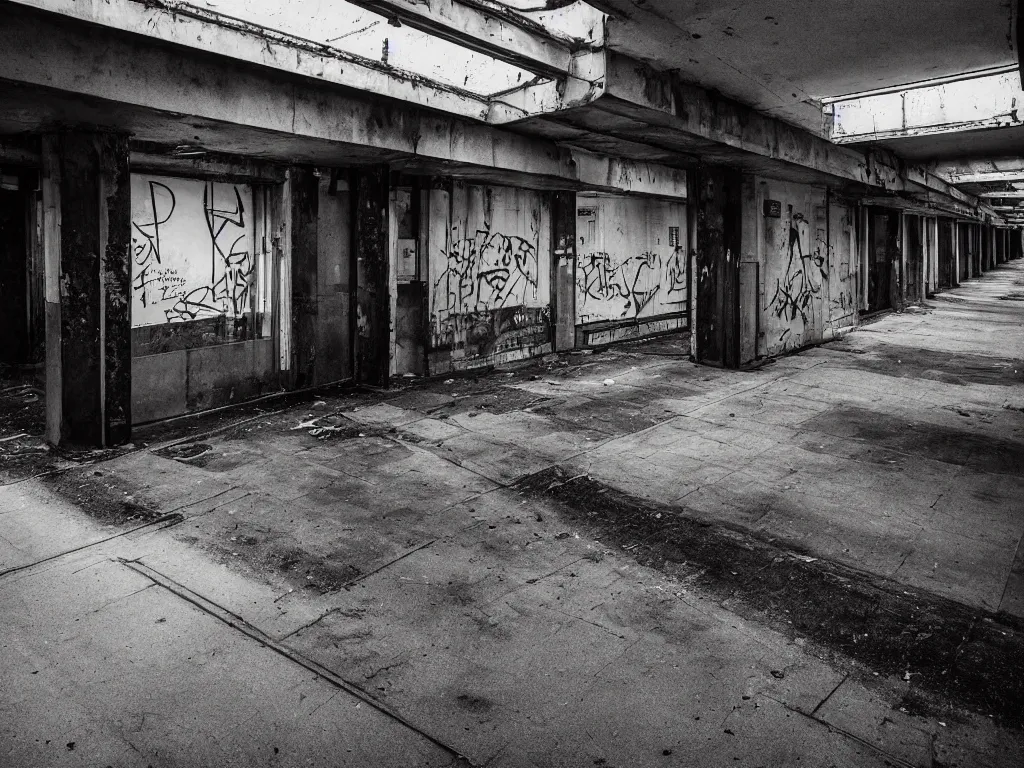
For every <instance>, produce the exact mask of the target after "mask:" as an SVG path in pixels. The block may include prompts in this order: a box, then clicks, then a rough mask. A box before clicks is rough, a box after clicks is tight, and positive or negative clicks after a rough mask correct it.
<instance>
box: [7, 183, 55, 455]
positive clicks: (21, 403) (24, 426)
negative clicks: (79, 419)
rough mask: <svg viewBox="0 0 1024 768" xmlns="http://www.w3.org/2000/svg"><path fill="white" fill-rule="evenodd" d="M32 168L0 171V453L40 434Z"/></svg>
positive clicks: (38, 276)
mask: <svg viewBox="0 0 1024 768" xmlns="http://www.w3.org/2000/svg"><path fill="white" fill-rule="evenodd" d="M37 186H38V173H37V172H36V171H33V170H17V171H15V170H11V169H9V168H4V169H3V170H2V171H0V331H2V333H0V436H3V438H4V442H3V443H0V446H2V447H0V457H3V458H10V457H11V456H13V455H15V454H17V453H18V451H19V446H20V445H21V441H20V440H17V439H15V438H16V437H18V436H24V435H26V434H27V435H41V434H42V432H43V428H44V424H45V411H44V400H43V384H44V372H43V365H42V360H43V354H44V338H45V318H44V314H43V273H42V250H41V243H40V241H39V239H38V235H37V229H38V228H37V227H36V221H37V216H38V211H37V205H36V200H37V192H36V188H37Z"/></svg>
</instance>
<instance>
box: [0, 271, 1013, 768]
mask: <svg viewBox="0 0 1024 768" xmlns="http://www.w3.org/2000/svg"><path fill="white" fill-rule="evenodd" d="M1022 299H1024V264H1021V263H1012V264H1010V265H1005V266H1003V267H1001V268H999V269H998V270H996V271H994V272H992V273H990V274H988V275H986V276H985V277H984V278H982V279H979V280H975V281H972V282H970V283H968V284H966V285H964V286H963V287H961V288H959V289H957V290H954V291H950V292H948V293H947V294H944V295H942V296H939V297H937V298H936V299H935V300H932V301H929V302H928V306H927V307H926V308H923V309H914V310H911V311H908V312H906V313H904V314H901V315H889V316H885V317H882V318H881V319H879V320H877V321H876V322H874V323H872V324H871V325H868V326H866V327H864V328H862V329H860V330H859V331H857V332H855V333H853V334H851V335H849V336H848V337H846V338H845V339H844V340H842V341H840V342H835V343H833V344H830V345H827V346H825V347H821V348H818V349H813V350H809V351H806V352H804V353H802V354H799V355H795V356H792V357H788V358H784V359H780V360H778V361H775V362H773V363H772V364H769V365H765V366H764V367H762V368H760V369H758V370H755V371H749V372H733V371H722V370H715V369H708V368H701V367H697V366H694V365H693V364H691V363H690V362H688V360H687V351H686V347H685V345H684V344H683V343H681V341H680V340H678V339H673V338H667V339H664V340H661V341H656V342H648V343H644V344H638V345H635V346H624V347H617V348H613V349H611V350H607V351H605V352H602V353H597V354H593V355H589V354H584V355H575V354H574V355H570V356H564V357H560V358H554V357H553V358H551V359H550V360H548V361H546V362H545V363H543V364H538V365H534V366H530V367H524V368H518V369H515V370H508V371H496V372H493V373H491V374H489V375H487V376H482V377H479V378H478V379H473V378H459V379H452V380H447V381H432V382H420V383H415V384H411V385H409V386H407V387H405V388H404V389H400V390H397V391H393V392H390V393H387V394H385V395H371V394H360V393H344V394H340V395H339V394H337V393H335V394H333V395H331V396H325V397H323V398H321V399H318V400H315V401H312V402H308V403H305V404H302V405H299V406H296V407H292V408H285V409H283V410H280V411H277V412H272V413H266V414H263V415H260V416H258V417H255V418H247V419H246V420H245V421H242V422H240V423H238V424H236V425H234V426H231V427H230V428H227V429H220V430H218V431H216V432H214V433H207V434H204V435H202V436H198V435H193V436H187V437H186V438H185V439H175V440H165V439H162V437H161V436H166V434H167V428H161V429H160V430H153V431H152V433H151V435H150V439H151V440H152V441H153V442H152V443H151V444H150V445H149V446H148V447H146V448H144V449H143V446H142V445H141V444H140V445H139V448H140V450H138V451H135V452H133V453H130V454H127V455H122V456H119V457H114V458H111V459H108V460H105V461H102V462H100V463H98V464H94V465H90V466H88V467H81V468H78V469H73V470H70V471H67V472H64V473H61V474H58V475H54V476H47V477H41V478H35V479H31V480H27V481H24V482H21V483H18V484H16V485H9V486H6V487H4V488H0V509H2V512H0V571H10V569H12V568H16V569H18V570H15V571H11V572H8V573H5V574H4V575H3V576H0V606H2V607H0V610H2V611H3V615H4V616H5V617H6V620H5V623H4V625H3V629H2V631H0V643H2V647H3V653H2V659H3V661H0V664H2V665H3V669H2V672H3V680H4V681H5V683H4V689H3V701H2V703H0V712H2V715H3V717H2V718H0V720H2V722H3V723H4V725H3V726H2V728H3V730H0V739H2V742H0V755H6V756H7V762H11V764H18V765H20V764H46V765H59V764H67V765H78V764H85V763H89V764H97V765H99V764H111V765H154V766H155V765H190V764H199V763H204V762H205V763H209V764H213V763H216V764H225V765H229V764H239V765H300V764H301V765H306V764H322V765H338V764H351V765H368V764H374V765H443V764H449V763H453V762H457V761H459V760H465V761H468V762H469V763H471V764H475V765H485V764H486V765H492V766H498V765H503V766H519V765H537V766H549V765H550V766H554V765H558V766H563V765H564V766H569V765H572V766H575V765H579V766H593V765H608V766H611V765H620V766H626V765H629V766H641V765H651V766H661V765H697V764H700V765H710V764H730V765H751V766H756V765H822V766H826V765H828V766H854V765H858V766H859V765H867V766H875V765H878V766H881V765H903V766H906V765H913V766H931V765H940V764H941V765H947V766H953V765H963V766H975V765H1008V766H1009V765H1019V764H1020V762H1021V760H1022V758H1024V752H1022V739H1021V731H1020V729H1021V727H1022V722H1021V720H1020V712H1021V704H1022V701H1024V698H1022V697H1024V682H1022V680H1021V675H1022V672H1021V670H1020V665H1019V658H1020V654H1021V652H1022V650H1024V644H1022V633H1021V629H1022V619H1024V578H1022V576H1024V562H1022V554H1021V552H1020V547H1019V544H1020V539H1021V536H1022V534H1024V301H1022ZM197 429H198V427H197ZM140 439H141V440H145V439H146V437H145V435H143V436H141V437H140ZM126 530H132V531H133V532H131V533H128V534H124V532H125V531H126ZM122 534H124V535H122ZM111 537H116V538H111ZM71 550H77V551H74V552H72V553H71V554H62V553H66V552H70V551H71ZM86 756H88V759H85V758H86Z"/></svg>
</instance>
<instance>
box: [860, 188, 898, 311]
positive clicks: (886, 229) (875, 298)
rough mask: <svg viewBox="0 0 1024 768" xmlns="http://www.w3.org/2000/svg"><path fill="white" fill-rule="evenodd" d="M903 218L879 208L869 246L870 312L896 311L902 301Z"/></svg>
mask: <svg viewBox="0 0 1024 768" xmlns="http://www.w3.org/2000/svg"><path fill="white" fill-rule="evenodd" d="M899 242H900V215H899V213H898V212H897V211H890V210H886V209H884V208H875V209H872V212H871V231H870V235H869V240H868V243H869V244H870V253H869V254H868V312H881V311H882V310H884V309H892V308H893V306H894V303H898V301H899V297H898V292H899V287H898V286H899V264H900V246H899Z"/></svg>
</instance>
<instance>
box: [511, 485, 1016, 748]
mask: <svg viewBox="0 0 1024 768" xmlns="http://www.w3.org/2000/svg"><path fill="white" fill-rule="evenodd" d="M516 489H517V490H518V491H519V492H520V493H522V494H523V495H525V496H527V497H533V498H543V499H545V500H553V501H555V502H557V503H558V509H559V511H560V513H561V514H563V515H565V516H566V517H567V518H568V519H570V520H572V521H573V522H574V523H576V524H578V525H580V526H581V527H583V528H584V529H586V530H587V531H588V532H589V533H590V534H591V535H592V536H594V537H595V538H598V539H600V540H601V541H602V542H603V543H604V544H606V545H610V546H615V547H617V548H621V550H622V551H623V553H624V554H627V555H629V556H632V557H633V558H635V559H636V560H637V562H639V563H640V564H642V565H645V566H649V567H652V568H656V569H658V570H660V571H662V572H664V573H666V574H667V575H669V576H671V577H674V578H676V579H678V580H680V581H681V582H683V583H686V584H688V585H692V586H694V587H696V588H698V589H700V590H702V591H705V592H707V593H710V594H712V595H714V596H715V597H716V598H718V599H719V600H722V601H727V603H728V608H729V610H731V611H734V612H736V613H739V614H740V615H741V616H744V617H745V618H750V619H755V620H758V621H762V622H765V623H767V624H769V625H770V626H771V627H772V628H774V629H776V630H777V631H779V632H782V633H783V634H785V635H787V636H789V637H790V638H792V639H794V640H797V641H800V642H808V641H810V642H811V643H813V644H814V645H815V648H816V649H817V650H818V651H819V652H820V653H821V654H822V655H824V656H826V657H829V656H834V655H838V656H839V657H845V658H849V659H854V660H856V661H857V662H859V663H861V664H863V665H865V666H866V667H867V668H868V669H870V670H874V671H876V672H878V673H879V674H881V675H886V676H891V677H894V678H896V679H901V680H907V681H908V682H909V690H910V693H909V694H908V696H907V697H906V700H905V702H906V703H904V704H903V706H904V708H906V707H907V706H908V705H910V706H913V707H915V709H916V711H919V712H921V711H924V710H926V709H927V710H929V711H931V712H933V713H934V712H945V713H947V716H950V715H952V714H955V707H963V708H966V709H968V710H971V711H974V712H979V713H982V714H985V715H991V716H993V717H994V718H997V719H998V721H999V722H1000V723H1002V724H1004V725H1007V726H1010V727H1014V728H1021V727H1024V665H1022V664H1021V663H1020V660H1021V659H1024V632H1022V630H1024V626H1020V625H1019V623H1018V622H1015V621H1014V620H1012V619H1011V618H1009V617H1005V616H1001V615H992V614H986V613H985V612H982V611H978V610H974V609H971V608H969V607H967V606H964V605H961V604H959V603H956V602H953V601H951V600H946V599H944V598H941V597H938V596H935V595H931V594H928V593H926V592H923V591H921V590H916V589H915V590H914V591H913V592H908V591H907V590H906V589H905V588H904V587H903V585H901V584H899V583H897V582H893V581H889V580H886V579H882V578H877V577H872V576H869V575H866V574H863V573H860V572H857V571H853V570H851V569H847V568H843V567H842V566H839V565H837V564H834V563H829V562H825V561H821V560H815V559H813V558H810V557H807V556H804V555H801V554H800V553H798V552H793V551H789V550H786V549H783V548H780V546H779V545H778V543H777V542H776V543H769V542H766V541H762V540H759V539H756V538H754V537H752V536H751V535H749V534H747V533H743V532H737V531H733V530H729V529H726V528H722V527H717V526H712V525H707V524H704V523H701V522H698V521H696V520H694V519H692V518H691V517H689V516H688V515H687V512H686V509H685V508H677V507H667V506H660V505H655V504H651V503H648V502H644V501H641V500H638V499H636V498H635V497H632V496H630V495H628V494H624V493H622V492H620V491H618V490H616V489H614V488H611V487H608V486H606V485H603V484H602V483H600V482H598V481H595V480H593V479H591V478H590V477H589V476H573V475H570V473H569V472H567V471H566V470H563V469H561V468H553V469H550V470H545V471H543V472H540V473H538V474H536V475H533V476H531V477H529V478H527V479H526V480H524V481H522V482H521V483H519V484H518V485H517V486H516Z"/></svg>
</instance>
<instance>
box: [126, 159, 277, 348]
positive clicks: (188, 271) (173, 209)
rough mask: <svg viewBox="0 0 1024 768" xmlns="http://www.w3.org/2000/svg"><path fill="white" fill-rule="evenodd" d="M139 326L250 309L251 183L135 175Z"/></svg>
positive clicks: (135, 315)
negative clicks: (227, 182) (225, 182)
mask: <svg viewBox="0 0 1024 768" xmlns="http://www.w3.org/2000/svg"><path fill="white" fill-rule="evenodd" d="M131 194H132V246H131V253H132V307H131V317H132V327H133V328H139V327H142V326H147V325H161V324H163V323H180V322H186V321H189V320H197V319H202V318H208V317H217V316H220V315H225V316H227V317H229V318H233V317H238V316H240V315H242V314H245V313H248V312H251V310H252V302H253V299H254V296H253V287H254V281H255V273H256V266H257V265H256V256H255V255H254V251H253V243H254V232H255V229H254V220H253V191H252V187H251V186H249V185H247V184H224V183H221V182H212V181H201V180H198V179H183V178H176V177H170V176H149V175H143V174H132V177H131Z"/></svg>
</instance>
